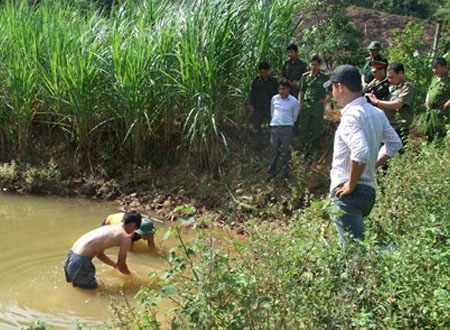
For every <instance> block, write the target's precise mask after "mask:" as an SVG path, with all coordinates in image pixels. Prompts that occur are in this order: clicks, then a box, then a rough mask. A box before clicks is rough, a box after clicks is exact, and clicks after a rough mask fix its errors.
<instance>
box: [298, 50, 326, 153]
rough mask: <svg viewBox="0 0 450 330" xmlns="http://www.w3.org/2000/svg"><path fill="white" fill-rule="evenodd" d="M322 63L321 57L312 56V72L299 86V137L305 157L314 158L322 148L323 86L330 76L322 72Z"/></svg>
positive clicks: (310, 63) (308, 73) (306, 75)
mask: <svg viewBox="0 0 450 330" xmlns="http://www.w3.org/2000/svg"><path fill="white" fill-rule="evenodd" d="M321 63H322V61H321V59H320V57H319V56H316V55H315V56H312V57H311V59H310V61H309V66H310V69H311V70H310V71H308V72H306V73H304V74H303V76H302V79H301V80H300V84H299V86H300V92H299V93H298V103H299V110H300V113H299V119H298V122H299V137H300V149H301V150H302V151H303V153H304V155H305V157H314V156H315V153H316V152H317V150H318V149H319V147H320V138H321V135H322V126H323V114H324V112H325V99H326V97H327V91H326V89H325V88H323V84H324V83H325V82H326V81H328V76H327V75H325V74H324V73H322V72H321V71H320V64H321Z"/></svg>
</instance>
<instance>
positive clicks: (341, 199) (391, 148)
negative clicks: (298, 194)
mask: <svg viewBox="0 0 450 330" xmlns="http://www.w3.org/2000/svg"><path fill="white" fill-rule="evenodd" d="M330 85H332V86H333V87H332V88H333V91H332V94H333V98H334V99H335V100H336V102H337V103H338V104H339V105H340V106H341V107H342V109H341V113H342V117H341V121H340V124H339V126H338V128H337V130H336V133H335V139H334V147H333V162H332V168H331V172H330V177H331V185H330V196H331V200H332V202H333V204H335V205H337V206H339V208H340V209H341V211H342V214H341V215H339V216H337V217H336V219H335V220H336V227H337V229H338V233H339V241H340V242H341V244H344V243H345V242H346V239H347V237H349V238H350V239H351V240H364V238H365V228H364V217H366V216H367V215H369V213H370V211H371V210H372V208H373V205H374V203H375V173H376V167H378V166H380V165H382V164H384V163H385V162H386V161H387V159H388V158H389V157H391V156H393V155H394V154H395V153H396V152H397V151H398V150H399V149H400V148H401V147H402V142H401V140H400V137H399V136H398V135H397V133H396V132H395V130H394V129H393V128H392V126H391V125H390V124H389V121H388V119H387V118H386V115H385V114H384V112H383V111H382V110H380V109H378V108H376V107H374V106H372V105H371V104H370V103H368V102H367V99H366V98H365V97H363V96H362V94H361V90H362V86H361V76H360V74H359V71H358V69H356V68H355V67H354V66H351V65H341V66H338V67H337V68H336V69H335V70H334V71H333V73H332V75H331V78H330V80H329V81H327V82H326V83H324V85H323V86H324V87H325V88H328V87H329V86H330ZM380 145H382V147H381V148H380Z"/></svg>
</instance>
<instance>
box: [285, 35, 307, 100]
mask: <svg viewBox="0 0 450 330" xmlns="http://www.w3.org/2000/svg"><path fill="white" fill-rule="evenodd" d="M286 50H287V53H288V57H289V59H288V60H287V61H286V62H284V64H283V67H282V69H281V75H282V77H283V78H286V79H287V80H289V83H290V84H291V89H290V94H291V95H292V96H294V97H295V98H297V97H298V92H299V88H298V83H299V81H300V79H301V77H302V75H303V74H304V73H305V72H306V68H307V65H306V63H305V62H303V61H302V60H300V59H299V57H298V47H297V45H296V44H289V46H287V48H286Z"/></svg>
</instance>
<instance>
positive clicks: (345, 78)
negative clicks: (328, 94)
mask: <svg viewBox="0 0 450 330" xmlns="http://www.w3.org/2000/svg"><path fill="white" fill-rule="evenodd" d="M331 83H341V84H343V85H345V86H347V88H348V89H349V90H350V91H352V92H357V91H358V92H360V91H361V89H362V86H361V75H360V74H359V71H358V69H357V68H355V67H354V66H353V65H349V64H343V65H339V66H338V67H337V68H336V69H334V71H333V73H332V74H331V77H330V80H328V81H326V82H325V83H324V84H323V87H324V88H328V87H330V85H331Z"/></svg>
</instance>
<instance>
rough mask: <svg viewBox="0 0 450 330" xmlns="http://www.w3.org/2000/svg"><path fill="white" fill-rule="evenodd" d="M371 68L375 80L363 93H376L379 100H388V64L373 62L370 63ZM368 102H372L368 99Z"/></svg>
mask: <svg viewBox="0 0 450 330" xmlns="http://www.w3.org/2000/svg"><path fill="white" fill-rule="evenodd" d="M370 68H371V69H370V70H371V72H372V74H373V76H374V77H375V78H374V79H373V80H372V81H371V82H370V83H368V84H367V85H366V87H365V88H364V90H363V93H364V94H371V93H374V94H375V96H376V97H377V98H378V99H379V100H386V99H387V97H388V95H389V80H388V79H387V77H386V63H384V62H378V61H372V62H371V63H370ZM367 100H368V101H369V102H370V99H369V98H368V97H367Z"/></svg>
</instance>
